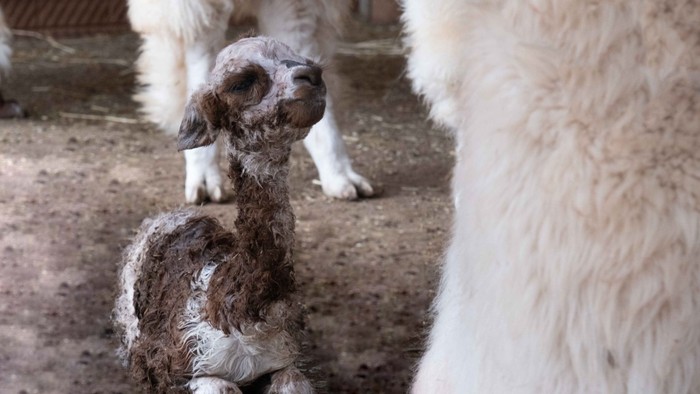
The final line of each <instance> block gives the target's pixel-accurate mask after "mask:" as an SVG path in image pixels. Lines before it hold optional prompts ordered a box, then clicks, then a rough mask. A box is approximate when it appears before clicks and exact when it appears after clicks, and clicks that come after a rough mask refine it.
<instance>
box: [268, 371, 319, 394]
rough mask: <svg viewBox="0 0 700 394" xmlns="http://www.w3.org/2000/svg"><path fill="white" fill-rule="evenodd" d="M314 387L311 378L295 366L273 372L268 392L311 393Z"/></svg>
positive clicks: (277, 393) (285, 393) (272, 393)
mask: <svg viewBox="0 0 700 394" xmlns="http://www.w3.org/2000/svg"><path fill="white" fill-rule="evenodd" d="M313 392H314V389H313V388H312V387H311V383H310V382H309V380H308V379H307V378H306V376H304V374H302V373H301V371H299V370H298V369H296V368H295V367H288V368H285V369H283V370H281V371H277V372H275V373H274V374H272V384H271V385H270V388H269V389H268V390H267V394H311V393H313Z"/></svg>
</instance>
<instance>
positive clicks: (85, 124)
mask: <svg viewBox="0 0 700 394" xmlns="http://www.w3.org/2000/svg"><path fill="white" fill-rule="evenodd" d="M358 26H359V28H358V29H355V31H354V33H353V34H352V36H351V40H355V41H357V40H368V39H374V38H392V37H394V38H396V37H398V35H399V33H398V30H397V29H396V28H395V27H394V28H383V29H381V28H370V27H367V26H361V25H359V24H358ZM61 42H62V43H63V44H65V45H68V46H69V47H71V48H73V49H74V50H75V53H67V52H65V51H64V50H61V49H58V48H55V47H53V46H51V45H50V44H49V43H48V42H46V41H43V40H39V39H35V38H26V37H25V38H23V37H18V38H17V39H16V42H15V51H16V53H15V57H14V67H15V70H14V73H13V74H12V76H11V78H10V79H9V81H8V83H7V84H5V85H4V86H3V93H4V94H5V96H6V97H13V98H16V99H18V100H19V101H20V102H21V103H23V104H24V105H25V106H26V107H27V109H28V110H29V112H30V113H31V117H30V118H29V119H26V120H12V121H3V122H2V123H0V262H1V263H0V392H2V393H130V392H134V391H135V389H134V388H133V387H132V386H131V385H130V383H129V381H128V378H127V376H126V374H125V373H124V371H123V370H122V368H121V366H120V364H119V363H118V362H117V360H116V357H115V355H114V349H115V346H116V340H115V338H114V334H113V331H112V328H111V323H110V311H111V308H112V304H113V299H114V291H115V290H114V289H115V283H116V273H117V267H118V263H119V260H120V254H121V252H122V249H123V248H124V246H125V245H126V244H127V243H128V241H129V239H130V237H131V236H133V232H134V230H135V229H136V228H137V227H138V225H139V223H140V222H141V220H142V219H143V218H145V217H147V216H149V215H153V214H154V213H157V212H159V211H163V210H168V209H172V208H174V207H177V206H179V205H181V204H182V202H183V182H184V172H183V171H184V164H183V159H182V157H181V155H180V154H178V153H177V152H176V150H175V144H174V140H173V138H172V137H169V136H166V135H164V134H162V133H160V132H159V131H158V130H156V129H155V127H153V126H151V125H149V124H144V123H122V122H123V121H124V120H129V119H136V118H137V113H136V110H137V106H136V104H135V103H134V102H132V101H131V98H130V96H131V93H132V91H133V88H134V72H133V68H132V63H133V61H134V59H135V56H136V50H137V39H136V37H135V36H134V35H131V34H124V35H118V36H99V37H89V38H78V39H65V40H61ZM349 47H350V48H351V49H350V50H349V52H353V50H352V48H354V47H353V46H349ZM347 52H348V51H345V52H344V53H345V54H343V55H339V56H338V58H337V61H338V62H337V63H338V70H339V75H340V76H341V77H342V79H343V81H344V89H343V92H342V93H341V94H340V95H339V100H338V118H339V122H340V124H341V127H342V129H343V132H344V135H345V138H346V142H347V145H348V149H349V151H350V154H351V156H352V157H353V158H354V163H355V167H356V169H357V170H358V171H359V172H361V173H362V174H364V175H366V176H367V177H368V178H370V179H371V180H372V181H373V182H374V185H375V186H378V187H381V189H382V194H381V195H380V196H379V197H377V198H372V199H366V200H362V201H357V202H345V201H335V200H331V199H329V198H327V197H325V196H324V195H323V194H322V192H321V190H320V187H319V186H318V185H317V183H316V182H314V181H315V178H316V177H317V174H316V170H315V168H314V165H313V162H312V161H311V159H310V158H309V156H308V154H307V153H306V152H305V151H304V149H303V147H302V146H301V144H299V146H297V147H296V148H295V151H294V156H293V159H292V160H293V161H292V167H293V168H292V171H291V179H290V181H291V184H292V188H291V189H292V205H293V207H294V209H295V213H296V215H297V220H298V224H297V250H296V269H297V278H298V279H299V281H300V284H301V286H300V287H301V290H302V292H303V296H304V300H305V303H306V305H307V306H308V310H309V312H310V314H309V321H310V326H311V329H312V341H313V344H314V348H313V350H312V354H311V356H312V358H314V359H316V360H317V361H318V364H319V365H320V367H321V368H322V370H323V372H324V373H325V376H326V379H327V383H326V384H327V387H328V391H329V392H332V393H402V392H405V391H406V389H407V387H408V384H409V382H410V377H411V374H412V368H413V366H414V365H415V362H416V360H417V358H418V356H419V355H420V351H421V347H422V339H423V334H424V332H425V328H426V316H427V314H426V312H427V308H428V305H429V303H430V300H431V299H432V298H433V295H434V290H433V289H434V288H435V286H436V281H437V265H438V263H439V260H440V256H441V253H442V250H443V247H444V244H445V241H446V238H447V233H448V228H449V223H450V212H451V211H450V209H451V208H450V207H451V203H450V199H449V176H450V174H449V172H450V168H451V163H452V160H453V159H452V155H451V147H452V142H451V141H450V139H449V137H448V136H447V135H446V134H445V133H444V132H442V131H440V130H437V129H434V128H432V127H431V125H430V124H429V123H428V122H427V121H426V120H425V116H426V113H425V110H424V109H423V107H422V105H421V104H420V103H419V101H418V100H417V99H416V98H415V97H414V96H413V95H412V94H411V92H410V88H409V83H408V81H407V80H406V79H405V77H404V76H403V70H404V68H405V63H404V61H403V58H402V57H401V56H398V55H395V54H386V53H383V52H381V51H378V50H376V49H372V48H370V49H369V50H368V51H366V53H362V54H354V55H353V54H352V53H349V54H348V53H347ZM71 114H88V115H93V116H96V117H97V120H85V119H76V118H74V117H73V116H74V115H71ZM107 116H110V117H116V118H106V117H107ZM201 209H203V210H204V211H206V212H207V213H209V214H212V215H214V216H216V217H219V218H220V219H221V220H222V221H223V223H225V224H228V225H232V224H233V220H234V218H235V215H236V207H235V205H233V204H221V205H213V204H210V205H206V206H203V207H202V208H201Z"/></svg>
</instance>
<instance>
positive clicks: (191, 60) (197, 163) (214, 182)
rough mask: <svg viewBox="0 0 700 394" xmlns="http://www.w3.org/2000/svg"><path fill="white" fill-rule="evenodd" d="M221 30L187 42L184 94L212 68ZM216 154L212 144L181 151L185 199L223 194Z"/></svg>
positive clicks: (195, 201)
mask: <svg viewBox="0 0 700 394" xmlns="http://www.w3.org/2000/svg"><path fill="white" fill-rule="evenodd" d="M223 35H224V32H223V31H219V30H216V31H211V32H209V33H208V34H204V35H203V36H202V37H199V38H198V40H197V41H196V42H194V43H192V44H191V45H189V46H187V48H186V50H185V60H186V63H187V95H188V97H189V96H191V95H192V92H194V91H195V90H197V89H198V88H199V87H200V86H201V85H202V84H203V83H204V82H206V79H207V75H208V74H209V71H210V70H211V68H212V65H213V61H214V54H215V53H216V51H218V50H219V48H220V46H221V43H222V42H223ZM218 159H219V155H218V150H217V147H216V144H212V145H209V146H203V147H201V148H195V149H190V150H186V151H185V163H186V164H185V170H186V175H185V200H186V201H187V202H188V203H191V204H199V203H201V202H203V201H204V200H205V199H206V198H207V197H209V199H210V200H211V201H214V202H219V201H221V200H222V199H223V197H224V187H223V178H222V177H221V171H220V170H219V160H218Z"/></svg>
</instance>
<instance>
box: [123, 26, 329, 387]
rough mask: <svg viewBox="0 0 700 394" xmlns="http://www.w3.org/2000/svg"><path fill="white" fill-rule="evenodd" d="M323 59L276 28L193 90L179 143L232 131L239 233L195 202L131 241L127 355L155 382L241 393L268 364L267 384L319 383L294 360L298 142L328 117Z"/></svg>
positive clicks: (230, 51)
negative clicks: (293, 171)
mask: <svg viewBox="0 0 700 394" xmlns="http://www.w3.org/2000/svg"><path fill="white" fill-rule="evenodd" d="M325 94H326V88H325V84H324V83H323V80H322V79H321V69H320V68H319V67H318V66H316V65H315V64H314V63H313V62H312V61H310V60H308V59H305V58H303V57H300V56H298V55H296V54H295V53H294V52H293V51H292V50H291V49H290V48H289V47H287V46H286V45H284V44H281V43H279V42H277V41H274V40H272V39H269V38H247V39H242V40H240V41H238V42H237V43H234V44H232V45H230V46H228V47H227V48H225V49H224V50H223V51H222V52H221V53H220V54H219V56H218V57H217V60H216V64H215V66H214V69H213V71H212V73H211V75H210V79H209V82H208V83H207V84H206V85H205V86H204V87H202V88H200V89H199V90H198V91H197V92H196V93H195V94H194V95H193V96H192V97H191V99H190V101H189V103H188V105H187V108H186V111H185V118H184V119H183V121H182V125H181V127H180V133H179V138H178V148H179V149H181V150H182V149H191V148H194V147H198V146H204V145H208V144H213V143H214V142H215V140H216V138H217V134H218V133H219V130H221V132H222V133H223V134H224V135H223V137H225V139H226V144H227V154H228V161H229V166H230V167H229V177H230V178H231V180H232V181H233V184H234V187H235V188H236V190H237V193H236V200H237V204H238V217H237V218H236V230H237V232H236V234H233V233H231V232H229V231H226V230H225V229H224V228H223V227H222V226H221V225H220V224H219V223H217V221H216V220H214V219H212V218H209V217H206V216H203V215H201V214H198V213H196V212H194V211H192V210H182V211H176V212H174V213H169V214H164V215H161V216H159V217H156V218H155V219H152V220H146V221H145V222H144V224H143V225H142V226H141V229H140V233H139V235H138V236H137V237H136V239H135V241H134V242H133V244H132V245H131V246H130V247H129V248H128V252H127V255H126V261H125V265H124V268H123V270H122V273H121V283H120V287H121V289H120V290H121V294H120V296H119V298H118V300H117V304H116V309H115V320H116V325H117V327H118V329H119V331H120V332H121V334H122V348H121V349H120V353H121V355H122V357H123V359H124V360H125V361H126V362H127V363H128V364H129V366H130V371H131V373H132V375H133V376H134V377H135V378H136V379H137V380H139V381H140V382H141V383H142V384H144V385H146V386H148V387H149V388H150V389H151V390H153V391H158V392H173V391H176V390H183V391H185V390H191V391H192V392H195V393H219V392H221V393H231V392H233V393H239V392H240V389H239V387H241V386H245V385H247V384H249V383H251V382H253V381H255V380H256V379H257V378H259V377H260V376H262V375H265V374H271V381H272V383H271V386H270V388H269V391H268V392H270V393H302V394H303V393H311V392H313V389H312V386H311V384H310V383H309V381H308V380H307V379H306V378H305V377H304V375H303V374H302V373H301V372H300V371H299V370H298V369H297V363H298V358H299V352H300V348H299V347H300V336H301V334H302V332H303V327H302V325H303V324H302V323H303V313H302V308H301V305H300V304H299V302H298V301H297V299H296V293H295V281H294V271H293V267H292V263H293V261H292V248H293V245H294V214H293V213H292V208H291V205H290V203H289V196H288V184H287V174H288V161H289V155H290V152H291V145H292V143H293V142H295V141H298V140H300V139H302V138H304V137H305V136H306V134H307V133H308V132H309V128H310V127H311V126H312V125H313V124H314V123H316V122H317V121H318V120H319V119H321V117H322V116H323V112H324V108H325Z"/></svg>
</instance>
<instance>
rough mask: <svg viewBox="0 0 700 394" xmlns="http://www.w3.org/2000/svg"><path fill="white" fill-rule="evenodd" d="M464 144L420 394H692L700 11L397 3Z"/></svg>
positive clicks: (429, 92)
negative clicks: (503, 393) (451, 236)
mask: <svg viewBox="0 0 700 394" xmlns="http://www.w3.org/2000/svg"><path fill="white" fill-rule="evenodd" d="M403 18H404V21H405V22H406V33H407V38H406V42H407V45H408V47H409V48H410V56H409V63H408V74H409V76H410V77H411V78H412V80H413V86H414V89H415V90H416V91H417V92H418V93H420V94H421V95H422V96H423V97H424V98H425V99H426V101H427V102H428V103H429V105H430V114H431V116H432V118H433V119H435V120H436V121H437V122H439V123H441V124H443V125H445V126H446V127H447V128H449V129H450V130H451V131H452V132H454V133H455V136H456V142H457V148H456V149H457V153H456V157H457V161H456V166H455V172H454V178H453V196H454V201H455V206H456V212H455V223H454V228H453V232H454V235H453V239H452V241H451V244H450V246H449V248H448V251H447V256H446V258H445V262H444V266H443V270H442V280H441V284H440V291H439V295H438V297H437V298H436V300H435V303H434V313H435V321H434V324H433V327H432V329H431V333H430V338H429V343H428V349H427V351H426V354H425V355H424V357H423V359H422V360H421V362H420V366H419V371H418V373H417V376H416V380H415V384H414V387H413V391H414V392H415V393H434V392H441V393H476V392H480V393H483V392H494V393H495V392H510V393H543V392H547V393H549V392H551V393H585V392H605V393H621V392H633V393H641V392H643V393H694V392H698V391H700V372H698V371H700V306H699V305H700V261H699V260H700V257H699V256H700V177H699V176H698V174H700V97H699V92H700V24H699V23H698V21H699V20H700V2H698V1H694V0H690V1H685V0H679V1H670V0H669V1H651V0H648V1H636V0H614V1H606V2H579V1H573V0H565V1H558V0H557V1H554V0H532V1H515V0H513V1H510V0H503V1H456V0H441V1H425V0H407V1H406V2H405V12H404V16H403Z"/></svg>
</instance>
